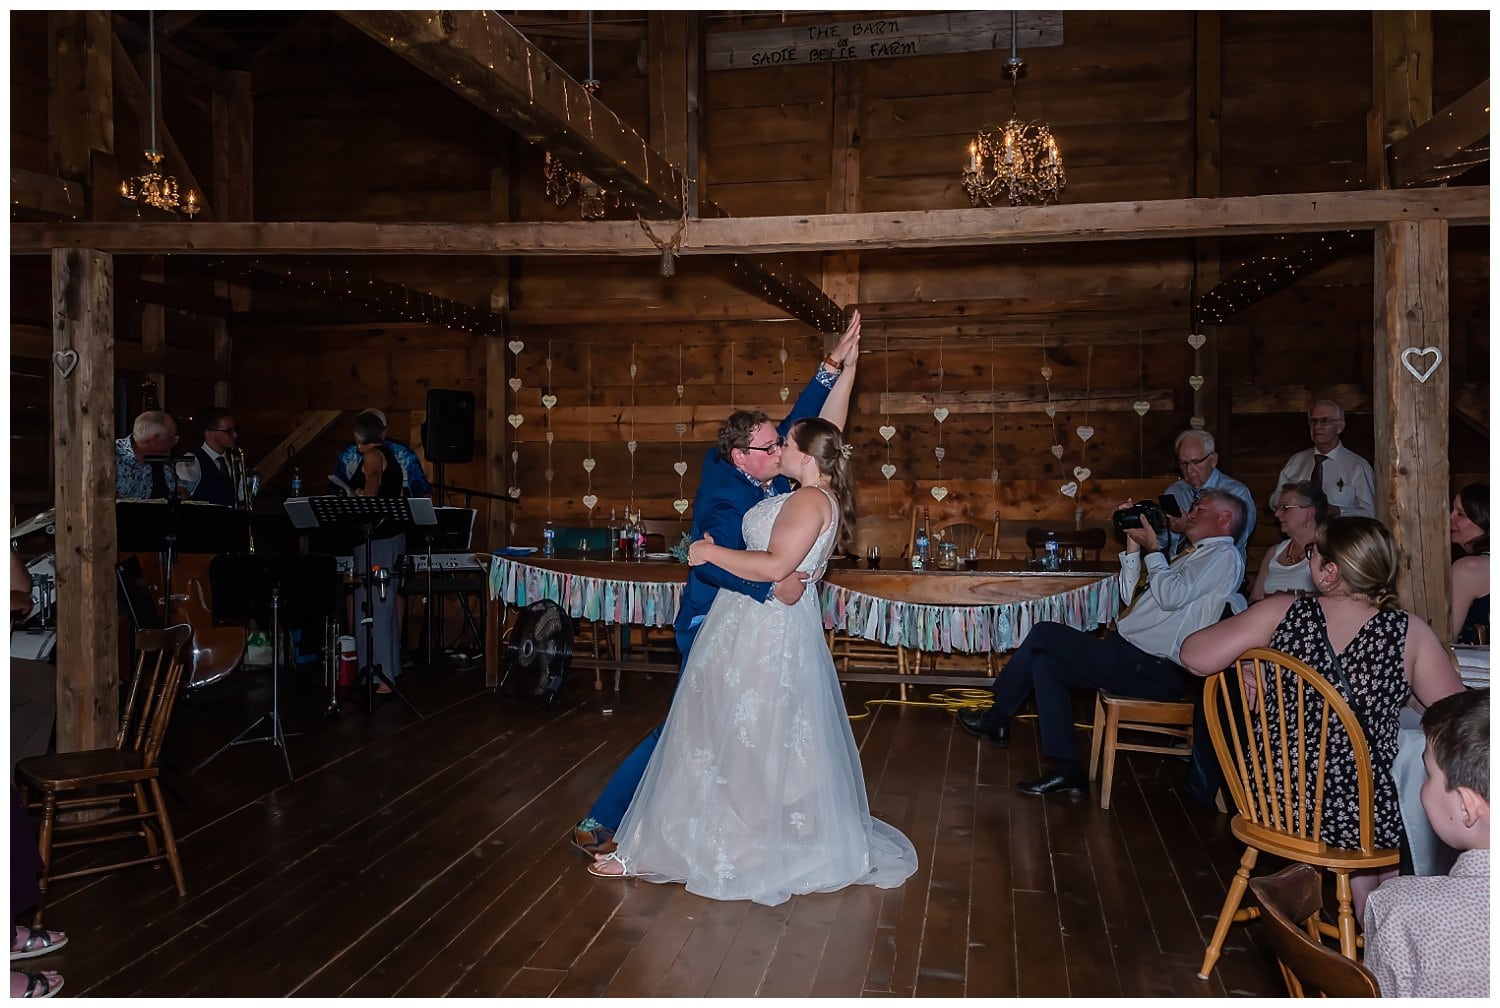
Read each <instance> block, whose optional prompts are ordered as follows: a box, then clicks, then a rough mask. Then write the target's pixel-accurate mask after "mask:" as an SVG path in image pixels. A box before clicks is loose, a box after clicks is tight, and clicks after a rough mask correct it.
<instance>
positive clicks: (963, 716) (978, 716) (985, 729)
mask: <svg viewBox="0 0 1500 1008" xmlns="http://www.w3.org/2000/svg"><path fill="white" fill-rule="evenodd" d="M987 713H989V712H988V711H981V710H961V711H959V712H958V726H959V727H960V728H962V729H963V730H964V731H966V732H968V733H969V734H970V735H973V736H974V737H975V738H982V739H989V740H990V741H991V742H993V743H994V744H995V745H997V746H999V747H1000V748H1001V749H1004V748H1005V747H1006V746H1008V745H1010V726H1009V725H1002V726H1000V727H999V728H991V727H989V726H988V725H986V724H985V723H984V718H985V715H986V714H987Z"/></svg>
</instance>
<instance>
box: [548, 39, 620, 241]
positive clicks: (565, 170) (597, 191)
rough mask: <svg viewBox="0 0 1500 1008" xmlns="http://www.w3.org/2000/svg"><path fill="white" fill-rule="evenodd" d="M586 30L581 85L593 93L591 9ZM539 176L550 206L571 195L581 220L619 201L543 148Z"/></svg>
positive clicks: (595, 84)
mask: <svg viewBox="0 0 1500 1008" xmlns="http://www.w3.org/2000/svg"><path fill="white" fill-rule="evenodd" d="M588 32H589V75H588V79H587V80H585V81H584V82H583V86H584V89H585V90H586V91H588V93H589V94H595V93H597V92H598V90H599V82H598V81H597V80H595V79H594V12H593V11H589V12H588ZM542 178H543V179H544V180H545V182H546V188H545V190H544V191H545V192H546V194H547V198H548V199H549V200H551V201H552V204H553V205H554V206H562V205H563V204H564V203H566V202H568V200H570V199H573V198H574V197H575V196H576V197H577V198H578V213H579V216H581V217H582V218H583V219H584V220H598V219H599V218H601V217H603V216H604V213H605V211H606V210H608V209H609V208H610V207H611V206H619V205H620V197H619V194H617V193H612V192H610V191H609V190H608V189H606V188H604V187H603V186H601V185H600V184H599V183H597V182H595V181H594V180H593V179H591V178H589V177H588V176H587V175H585V174H583V173H582V172H577V171H574V170H573V169H571V168H569V167H568V166H567V165H565V164H563V163H562V162H561V161H560V160H558V159H557V158H555V157H553V156H552V152H551V151H548V152H547V159H546V161H545V162H544V163H543V165H542Z"/></svg>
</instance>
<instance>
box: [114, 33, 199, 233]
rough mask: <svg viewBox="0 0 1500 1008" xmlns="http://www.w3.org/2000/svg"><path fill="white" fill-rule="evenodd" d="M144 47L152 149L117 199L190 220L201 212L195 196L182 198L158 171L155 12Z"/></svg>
mask: <svg viewBox="0 0 1500 1008" xmlns="http://www.w3.org/2000/svg"><path fill="white" fill-rule="evenodd" d="M147 32H148V38H147V46H148V53H149V55H148V58H149V65H148V70H149V72H150V75H151V146H149V147H147V148H146V152H145V158H146V166H147V167H146V170H145V172H143V173H142V174H140V175H137V176H136V177H135V178H130V179H125V180H124V181H123V182H121V183H120V195H121V196H124V197H125V198H126V199H128V200H134V201H136V202H137V203H145V204H147V205H148V206H154V207H156V208H157V209H158V210H170V211H171V212H172V213H180V214H186V215H187V216H188V217H189V218H191V217H192V216H193V215H194V214H196V213H197V212H198V211H199V210H201V209H203V208H202V207H201V206H199V204H198V194H197V193H195V192H193V190H191V189H189V190H188V191H187V195H183V193H182V191H181V189H180V188H179V187H178V185H177V179H175V178H174V177H172V176H171V175H166V174H163V173H162V171H161V160H162V159H161V153H160V152H159V151H157V149H156V120H157V117H158V116H159V115H160V113H159V111H158V110H157V106H156V12H155V11H149V12H147Z"/></svg>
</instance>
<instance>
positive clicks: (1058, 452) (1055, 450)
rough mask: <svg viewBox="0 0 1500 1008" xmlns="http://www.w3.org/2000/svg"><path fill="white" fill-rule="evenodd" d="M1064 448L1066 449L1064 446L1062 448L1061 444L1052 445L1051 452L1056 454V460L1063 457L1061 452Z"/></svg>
mask: <svg viewBox="0 0 1500 1008" xmlns="http://www.w3.org/2000/svg"><path fill="white" fill-rule="evenodd" d="M1066 450H1067V449H1065V448H1064V447H1063V446H1062V445H1060V444H1055V445H1053V446H1052V454H1053V455H1056V456H1057V458H1058V460H1059V461H1060V460H1061V459H1062V457H1063V452H1064V451H1066Z"/></svg>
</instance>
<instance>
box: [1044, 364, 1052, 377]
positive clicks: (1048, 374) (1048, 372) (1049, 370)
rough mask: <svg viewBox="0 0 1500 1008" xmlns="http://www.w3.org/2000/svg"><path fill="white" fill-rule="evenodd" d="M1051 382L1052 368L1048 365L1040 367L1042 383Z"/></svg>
mask: <svg viewBox="0 0 1500 1008" xmlns="http://www.w3.org/2000/svg"><path fill="white" fill-rule="evenodd" d="M1051 380H1052V368H1051V367H1050V366H1049V365H1046V364H1043V365H1042V381H1051Z"/></svg>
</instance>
